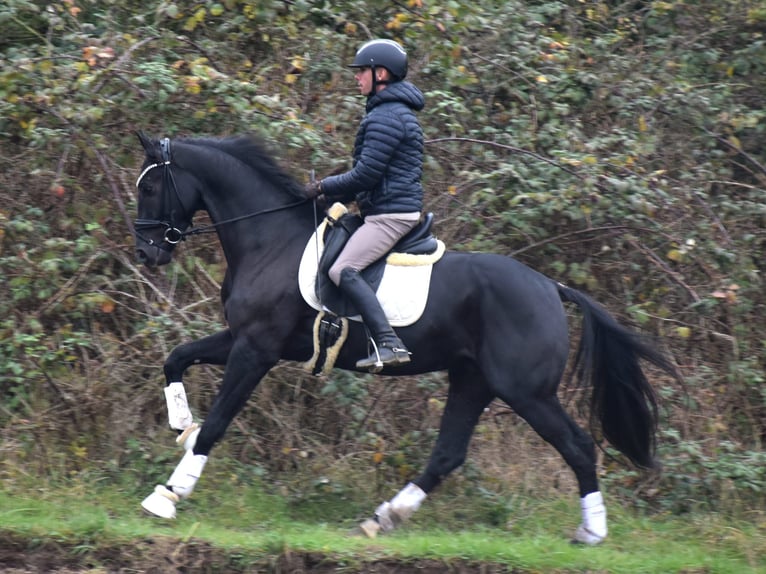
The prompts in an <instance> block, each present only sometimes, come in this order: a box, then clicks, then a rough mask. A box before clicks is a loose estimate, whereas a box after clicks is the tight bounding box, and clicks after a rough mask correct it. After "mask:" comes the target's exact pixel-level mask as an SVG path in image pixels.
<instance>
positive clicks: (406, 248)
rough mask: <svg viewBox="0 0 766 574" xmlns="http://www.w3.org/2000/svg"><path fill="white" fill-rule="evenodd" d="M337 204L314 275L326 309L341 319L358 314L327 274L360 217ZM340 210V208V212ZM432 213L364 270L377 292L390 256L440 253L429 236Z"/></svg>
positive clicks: (358, 222)
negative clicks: (315, 274)
mask: <svg viewBox="0 0 766 574" xmlns="http://www.w3.org/2000/svg"><path fill="white" fill-rule="evenodd" d="M338 205H340V204H336V205H335V206H333V207H332V208H331V209H330V210H329V211H328V215H327V223H328V224H327V226H326V228H325V232H324V237H323V240H324V251H323V252H322V255H321V257H320V259H319V268H318V272H317V276H316V293H317V295H318V296H319V299H320V300H321V301H322V304H323V305H324V307H325V308H327V309H329V310H330V311H332V312H333V313H335V314H336V315H339V316H341V317H353V316H356V315H358V311H357V309H355V308H354V305H353V304H352V303H351V301H349V300H348V299H347V298H346V296H345V295H344V294H343V292H342V291H341V290H340V289H339V288H338V287H337V286H336V285H335V283H333V282H332V281H331V280H330V277H329V276H328V275H327V273H328V271H329V270H330V267H332V264H333V263H334V262H335V260H336V259H337V258H338V256H339V255H340V253H341V251H343V247H344V246H345V245H346V242H347V241H348V240H349V238H350V237H351V236H352V235H353V234H354V232H355V231H356V230H357V229H359V227H361V225H362V223H363V220H362V217H361V216H359V215H356V214H353V213H348V211H347V210H346V208H345V207H344V206H342V205H340V208H339V207H338ZM341 208H342V209H341ZM433 219H434V215H433V213H427V214H426V215H425V217H424V218H423V220H422V221H420V222H419V223H418V225H416V226H415V227H414V228H413V229H411V230H410V231H409V232H408V233H407V234H406V235H405V236H404V237H402V238H401V239H400V240H399V241H398V242H397V243H396V245H394V247H393V248H392V249H391V250H390V252H389V253H388V254H387V255H385V256H383V257H381V258H380V259H378V260H377V261H376V262H375V263H373V264H371V265H369V266H368V267H367V268H365V269H364V270H363V271H362V273H361V275H362V278H363V279H364V280H365V281H367V282H368V283H369V284H370V285H371V286H372V288H373V290H374V291H376V292H377V290H378V287H380V283H381V280H382V279H383V273H384V271H385V268H386V261H387V260H388V258H389V256H390V255H391V254H406V255H413V256H417V255H433V254H436V253H437V251H438V250H439V241H438V240H437V239H436V237H434V236H433V234H432V233H431V226H432V224H433Z"/></svg>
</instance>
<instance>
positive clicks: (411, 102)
mask: <svg viewBox="0 0 766 574" xmlns="http://www.w3.org/2000/svg"><path fill="white" fill-rule="evenodd" d="M388 102H401V103H403V104H405V105H406V106H408V107H410V108H412V109H413V110H415V111H420V110H422V109H423V106H425V103H426V100H425V98H424V97H423V92H421V91H420V90H419V89H418V88H417V87H416V86H415V85H414V84H411V83H410V82H394V83H393V84H389V85H388V86H387V87H386V89H384V90H381V91H379V92H378V93H377V94H375V95H373V96H370V97H369V98H368V99H367V111H370V110H371V109H372V108H374V107H375V106H378V105H380V104H384V103H388Z"/></svg>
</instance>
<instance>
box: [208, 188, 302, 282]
mask: <svg viewBox="0 0 766 574" xmlns="http://www.w3.org/2000/svg"><path fill="white" fill-rule="evenodd" d="M279 201H281V202H282V203H281V205H288V204H289V203H292V202H295V200H294V199H291V198H289V197H282V198H280V200H279ZM274 205H280V204H279V203H274ZM302 207H304V206H297V207H288V208H286V209H284V210H282V211H276V212H273V213H263V214H260V215H259V212H260V211H262V210H263V209H264V208H261V209H258V207H257V206H254V205H248V206H247V207H246V208H243V209H242V211H241V212H240V213H238V214H236V215H231V216H230V217H228V219H231V218H236V217H242V216H247V215H251V217H245V218H243V219H241V220H239V221H236V222H233V223H225V221H226V220H225V219H221V220H219V221H218V222H216V223H220V225H219V227H218V238H219V240H220V243H221V246H222V248H223V251H224V255H225V257H226V261H227V265H228V266H229V269H231V271H232V272H233V273H235V274H236V273H238V272H239V271H241V270H242V268H243V267H248V268H257V269H258V270H261V271H264V270H265V269H267V268H269V267H271V266H274V265H278V266H288V267H292V266H295V267H296V268H297V266H298V264H299V263H300V257H301V255H302V253H303V249H304V247H305V245H306V242H307V241H308V239H309V237H310V236H311V234H312V233H313V231H314V226H313V223H312V222H313V218H312V217H311V215H310V214H307V213H306V210H304V209H302ZM265 209H270V208H265ZM210 215H211V218H215V217H220V215H214V214H213V213H211V214H210ZM214 221H215V219H214Z"/></svg>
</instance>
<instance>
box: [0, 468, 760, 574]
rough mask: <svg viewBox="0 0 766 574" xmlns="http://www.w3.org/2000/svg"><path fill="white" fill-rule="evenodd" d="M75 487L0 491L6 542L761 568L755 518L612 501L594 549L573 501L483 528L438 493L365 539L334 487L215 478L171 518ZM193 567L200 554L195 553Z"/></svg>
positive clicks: (470, 508)
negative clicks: (602, 537) (292, 488)
mask: <svg viewBox="0 0 766 574" xmlns="http://www.w3.org/2000/svg"><path fill="white" fill-rule="evenodd" d="M79 486H80V487H71V485H70V487H59V488H57V487H56V486H55V485H51V486H48V487H46V488H45V489H37V490H20V489H19V487H18V485H17V486H16V487H14V488H13V489H11V488H6V489H4V490H0V524H1V525H2V526H0V539H2V538H8V537H13V539H14V540H16V541H17V545H18V544H19V543H18V541H19V540H23V541H25V542H24V543H22V544H21V545H22V546H24V545H26V547H27V548H28V549H29V550H30V551H31V550H32V549H34V548H37V549H38V550H39V547H40V546H41V545H43V546H45V545H46V544H50V543H55V544H57V545H59V546H58V547H60V548H61V547H63V548H65V550H64V552H66V554H67V557H68V560H70V561H71V560H76V559H77V556H82V557H83V559H85V558H87V563H89V564H93V563H94V562H96V563H98V562H99V558H98V557H99V556H100V555H101V554H100V552H101V551H102V550H103V555H104V556H106V555H108V556H109V560H110V561H113V560H114V559H115V558H114V556H115V553H117V554H121V553H122V552H124V553H125V558H124V559H125V560H126V561H127V563H130V559H131V555H132V554H137V555H149V554H153V555H155V558H156V555H162V554H163V553H169V554H170V555H173V556H176V558H177V557H178V555H179V552H181V550H183V551H184V552H185V553H187V554H188V553H189V552H191V550H192V549H196V550H195V552H200V553H203V554H204V555H205V556H208V557H210V556H215V555H218V556H219V557H218V558H217V560H219V563H218V564H217V566H215V568H212V569H211V571H212V570H217V571H232V572H234V571H240V570H238V568H239V567H240V566H237V565H243V566H241V567H242V570H241V571H245V570H247V565H253V564H263V563H264V561H267V562H270V563H274V561H276V560H279V557H280V556H282V557H283V556H286V555H311V556H314V557H317V556H319V557H321V560H320V562H322V563H324V564H327V563H333V564H344V565H346V567H353V568H357V569H358V571H363V565H365V564H373V563H377V562H380V561H384V562H386V563H390V562H392V561H393V562H395V563H402V564H412V563H418V562H421V561H429V562H436V563H437V564H439V563H444V564H445V565H446V564H456V563H459V564H463V565H465V564H483V565H488V564H490V565H496V566H499V567H506V568H507V569H508V570H512V571H515V572H619V573H626V574H627V573H652V572H662V573H669V572H684V573H695V572H699V573H702V572H705V573H708V572H716V573H729V572H730V573H732V574H742V573H748V572H753V573H755V572H762V571H764V570H765V569H766V561H765V560H764V556H766V543H765V542H764V536H763V535H764V526H765V525H764V522H763V519H764V516H763V513H760V514H756V515H755V517H756V520H754V521H752V522H750V521H736V522H735V521H732V520H731V519H724V518H723V517H721V516H719V515H715V514H694V515H687V516H681V517H674V516H646V515H640V514H637V513H636V512H635V511H634V510H629V509H624V508H621V507H620V506H619V505H616V504H613V505H611V506H610V507H609V512H610V529H611V530H610V536H609V538H608V539H607V541H606V542H605V543H604V544H603V545H601V546H599V547H595V548H593V547H583V546H576V545H572V544H570V543H569V541H568V537H569V536H570V535H571V533H572V531H573V530H574V528H575V527H576V526H577V523H578V520H579V509H578V504H577V500H576V497H575V498H573V499H571V500H570V499H563V498H562V499H549V500H534V499H526V500H524V504H523V509H522V508H519V510H523V513H520V516H513V514H514V513H513V510H514V509H513V506H512V505H510V507H509V508H508V509H507V510H508V517H509V520H508V521H507V523H505V524H503V525H498V526H487V524H486V523H483V522H482V516H481V515H478V514H476V515H475V514H474V512H475V510H474V505H473V504H472V501H471V500H470V499H468V498H464V497H460V496H456V497H453V496H450V493H449V492H445V494H444V496H440V495H439V493H437V494H435V495H434V496H433V497H432V498H431V499H429V500H428V501H427V502H426V503H425V505H424V507H423V509H422V510H423V511H422V512H421V513H419V514H418V515H416V517H414V518H413V520H412V521H411V523H409V524H408V525H406V526H405V527H404V528H402V529H400V530H399V531H397V532H394V533H392V534H389V535H386V536H380V537H378V538H377V539H375V540H369V539H366V538H363V537H360V536H355V535H353V531H354V527H355V526H356V525H357V524H358V522H359V521H360V520H361V519H362V518H363V517H364V514H363V512H371V511H372V509H373V508H374V506H375V505H376V504H377V501H376V502H373V501H369V502H368V503H364V502H363V501H360V500H358V499H355V498H354V497H353V495H352V494H353V493H350V492H343V491H342V490H333V491H331V492H326V493H324V494H323V493H322V492H314V493H312V495H311V496H305V497H298V499H297V501H296V500H295V496H294V495H282V494H278V493H275V492H271V491H269V489H267V488H265V487H264V485H262V484H260V483H251V484H242V483H241V482H239V481H231V480H229V477H227V476H226V474H225V473H223V474H221V473H219V474H216V475H213V476H212V477H211V479H210V480H206V481H204V484H203V483H201V484H200V488H199V489H198V491H197V492H196V493H195V495H194V496H193V497H192V498H191V499H190V500H189V501H185V502H182V503H180V504H179V507H178V513H179V516H178V519H176V520H175V521H165V520H158V519H153V518H150V517H147V516H144V515H143V514H142V513H141V511H140V507H139V502H140V497H139V496H136V490H135V489H124V488H122V487H119V486H114V487H110V486H108V485H106V484H104V483H103V482H102V483H97V484H94V485H90V486H88V487H87V488H86V487H85V486H84V485H79ZM149 491H150V489H147V492H146V493H148V492H149ZM323 502H325V503H326V504H324V505H323ZM323 507H324V508H326V509H327V512H326V514H324V515H323V514H322V508H323ZM477 507H478V508H481V507H482V505H478V506H477ZM363 508H364V509H365V510H362V509H363ZM758 520H760V523H759V522H758ZM147 541H151V545H150V546H148V547H147V546H146V544H147ZM159 541H165V542H164V544H159ZM139 548H140V549H141V550H140V551H139V550H138V549H139ZM202 548H204V549H205V551H204V552H203V551H202ZM106 549H108V550H109V551H108V552H106ZM221 557H224V558H221ZM0 558H1V556H0ZM211 559H212V558H211ZM221 559H224V562H225V566H222V565H221V563H220V560H221ZM195 560H201V558H199V557H198V556H197V555H196V554H195ZM134 565H135V564H134ZM348 565H351V566H348ZM0 566H2V564H0ZM203 570H204V569H203Z"/></svg>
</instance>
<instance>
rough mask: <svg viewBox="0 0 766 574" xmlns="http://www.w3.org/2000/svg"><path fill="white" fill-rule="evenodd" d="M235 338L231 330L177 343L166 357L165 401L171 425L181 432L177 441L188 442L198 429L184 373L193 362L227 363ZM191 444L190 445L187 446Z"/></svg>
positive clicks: (164, 367) (198, 363)
mask: <svg viewBox="0 0 766 574" xmlns="http://www.w3.org/2000/svg"><path fill="white" fill-rule="evenodd" d="M232 344H233V339H232V336H231V332H230V331H229V330H228V329H224V330H223V331H219V332H218V333H215V334H214V335H210V336H208V337H203V338H201V339H197V340H196V341H192V342H191V343H184V344H182V345H178V346H177V347H176V348H175V349H173V350H172V351H171V352H170V354H169V355H168V357H167V359H165V365H164V366H163V370H164V372H165V401H166V403H167V407H168V422H169V424H170V428H173V429H175V430H177V431H180V432H181V434H180V435H179V437H178V441H179V442H181V443H183V442H184V441H186V440H187V439H188V437H189V435H190V434H191V432H192V431H193V430H194V429H195V428H196V425H194V418H193V417H192V413H191V409H190V408H189V401H188V399H187V397H186V389H185V388H184V384H183V374H184V372H186V369H188V368H189V367H190V366H192V365H201V364H206V365H225V364H226V361H227V359H228V358H229V354H230V353H231V347H232ZM189 446H190V445H187V449H188V448H189Z"/></svg>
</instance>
